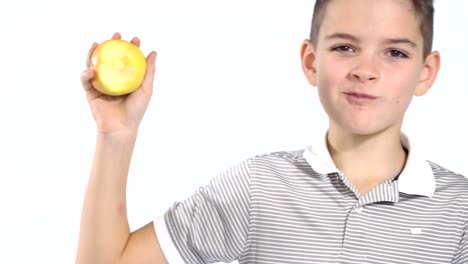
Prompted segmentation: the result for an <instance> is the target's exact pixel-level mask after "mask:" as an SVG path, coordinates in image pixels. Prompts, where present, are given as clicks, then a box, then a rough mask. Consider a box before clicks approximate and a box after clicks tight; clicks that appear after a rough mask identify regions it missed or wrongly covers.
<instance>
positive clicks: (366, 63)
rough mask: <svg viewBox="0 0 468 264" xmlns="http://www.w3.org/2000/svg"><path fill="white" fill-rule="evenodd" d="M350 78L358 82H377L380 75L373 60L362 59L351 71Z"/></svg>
mask: <svg viewBox="0 0 468 264" xmlns="http://www.w3.org/2000/svg"><path fill="white" fill-rule="evenodd" d="M350 76H351V78H352V79H353V80H355V81H358V82H375V81H376V80H377V79H378V78H379V73H378V70H377V67H376V65H375V62H374V61H373V59H372V58H361V60H360V61H359V63H357V65H356V66H355V67H354V68H353V69H352V70H351V72H350Z"/></svg>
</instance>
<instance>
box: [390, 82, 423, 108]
mask: <svg viewBox="0 0 468 264" xmlns="http://www.w3.org/2000/svg"><path fill="white" fill-rule="evenodd" d="M397 76H398V77H397ZM414 76H415V73H410V74H408V73H405V74H398V75H397V74H395V75H393V77H391V78H390V79H388V80H387V82H386V83H388V84H389V87H392V89H389V98H390V99H391V101H392V103H394V104H396V105H401V106H404V107H405V108H406V107H407V106H408V104H409V103H410V102H411V99H412V98H413V96H414V93H415V90H416V86H417V83H418V82H417V79H416V78H414Z"/></svg>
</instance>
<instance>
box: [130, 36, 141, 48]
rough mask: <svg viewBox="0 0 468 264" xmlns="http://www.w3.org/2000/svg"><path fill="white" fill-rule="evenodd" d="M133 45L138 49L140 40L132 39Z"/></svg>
mask: <svg viewBox="0 0 468 264" xmlns="http://www.w3.org/2000/svg"><path fill="white" fill-rule="evenodd" d="M130 42H131V43H133V44H135V45H136V46H137V47H140V39H139V38H137V37H134V38H132V40H131V41H130Z"/></svg>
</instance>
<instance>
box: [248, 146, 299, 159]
mask: <svg viewBox="0 0 468 264" xmlns="http://www.w3.org/2000/svg"><path fill="white" fill-rule="evenodd" d="M303 154H304V149H300V150H289V151H287V150H284V151H273V152H266V153H263V154H258V155H255V156H254V157H252V158H251V159H250V160H251V161H259V160H260V161H262V160H271V161H275V160H284V161H290V162H297V161H303V160H304V158H303Z"/></svg>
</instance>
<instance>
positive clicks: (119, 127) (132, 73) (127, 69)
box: [81, 33, 156, 133]
mask: <svg viewBox="0 0 468 264" xmlns="http://www.w3.org/2000/svg"><path fill="white" fill-rule="evenodd" d="M139 47H140V40H139V39H138V38H133V39H132V40H131V41H129V42H127V41H124V40H121V36H120V34H119V33H115V34H114V35H113V36H112V38H111V39H110V40H107V41H104V42H103V43H101V44H100V45H98V44H96V43H94V44H93V45H92V46H91V48H90V50H89V53H88V57H87V61H86V66H87V69H86V70H85V71H84V72H83V73H82V75H81V82H82V86H83V88H84V89H85V92H86V97H87V99H88V103H89V105H90V107H91V111H92V114H93V117H94V119H95V121H96V125H97V128H98V131H99V132H100V133H116V132H122V131H124V132H128V131H130V132H136V130H137V129H138V127H139V125H140V122H141V120H142V118H143V115H144V112H145V111H146V108H147V107H148V104H149V101H150V99H151V96H152V93H153V81H154V73H155V60H156V52H154V51H152V52H151V53H150V54H149V55H148V56H147V57H146V58H145V57H144V55H143V54H142V53H141V50H140V48H139Z"/></svg>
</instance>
